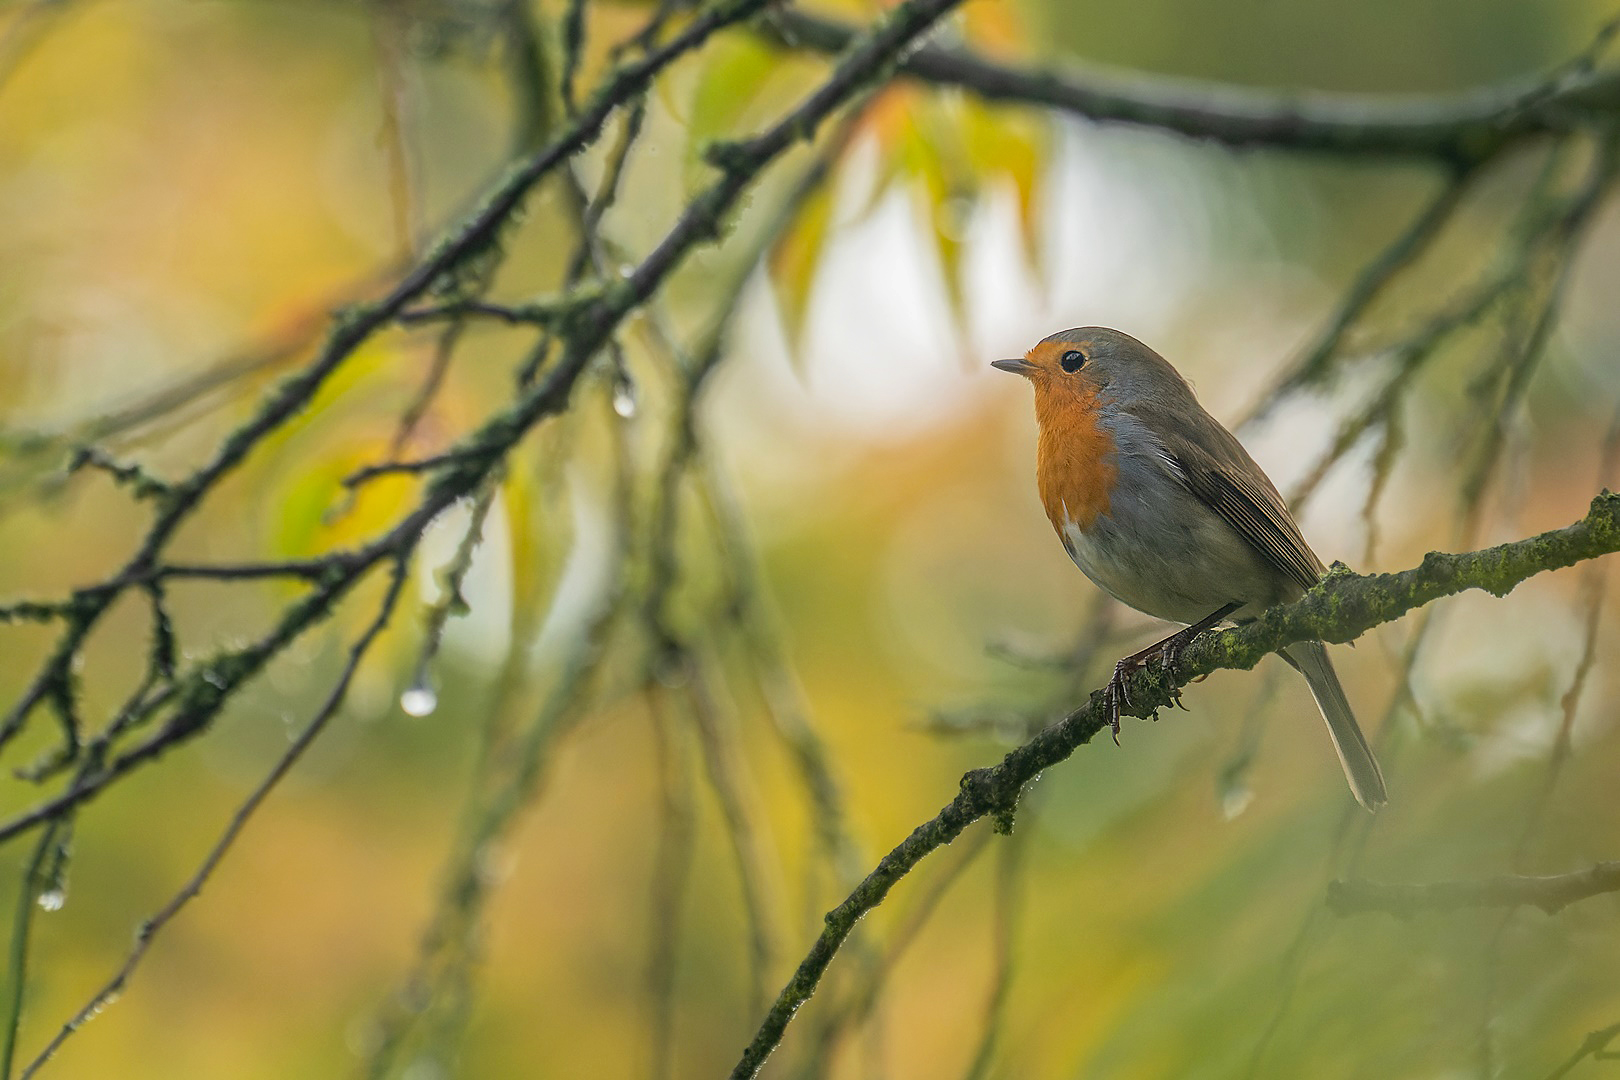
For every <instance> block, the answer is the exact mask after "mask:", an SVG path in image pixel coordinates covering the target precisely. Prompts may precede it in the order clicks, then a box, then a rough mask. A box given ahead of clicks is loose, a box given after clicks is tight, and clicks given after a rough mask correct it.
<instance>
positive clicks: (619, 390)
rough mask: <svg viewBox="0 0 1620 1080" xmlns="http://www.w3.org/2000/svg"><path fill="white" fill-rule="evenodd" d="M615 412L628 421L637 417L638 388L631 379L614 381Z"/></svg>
mask: <svg viewBox="0 0 1620 1080" xmlns="http://www.w3.org/2000/svg"><path fill="white" fill-rule="evenodd" d="M613 411H614V412H616V413H618V414H619V415H620V416H621V417H623V418H624V419H626V420H629V419H630V418H631V417H633V416H635V415H636V386H635V384H634V383H632V382H631V381H630V380H629V379H625V378H619V379H615V380H614V381H613Z"/></svg>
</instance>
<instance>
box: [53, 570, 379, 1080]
mask: <svg viewBox="0 0 1620 1080" xmlns="http://www.w3.org/2000/svg"><path fill="white" fill-rule="evenodd" d="M407 569H408V566H407V564H406V562H405V561H404V560H400V561H399V562H397V563H395V565H394V569H393V576H392V578H391V579H390V581H389V583H388V590H387V592H386V593H384V595H383V598H382V602H381V603H380V604H379V605H378V608H377V614H376V616H375V617H374V618H373V619H372V621H371V624H370V625H369V626H367V627H366V629H365V630H364V631H363V632H362V633H361V634H360V636H359V637H358V638H356V639H355V641H354V644H353V645H351V646H350V647H349V659H348V662H347V663H345V664H344V666H343V670H342V671H341V672H340V673H339V675H338V678H337V682H336V683H335V684H333V687H332V689H331V691H330V692H329V693H328V694H327V697H326V701H325V702H324V703H323V704H322V705H321V707H320V708H319V709H318V710H316V712H315V715H314V716H313V717H311V718H310V720H309V723H307V724H305V725H304V727H303V729H302V730H301V731H299V733H298V735H297V737H296V738H294V739H293V741H292V744H291V745H290V746H288V747H287V749H286V751H285V752H284V753H283V754H282V755H281V757H280V758H278V759H277V760H276V763H275V765H274V766H273V767H272V768H271V769H270V771H269V773H267V774H266V775H265V777H264V779H263V780H261V781H259V784H258V786H257V787H255V788H254V789H253V791H252V792H250V793H249V794H248V797H247V798H246V799H245V800H244V801H243V802H242V804H241V805H240V806H238V807H237V808H236V812H235V813H233V814H232V815H231V819H230V821H229V822H228V823H227V824H226V826H225V831H224V832H223V833H221V834H220V837H219V839H218V840H217V841H216V842H215V843H214V846H213V847H212V848H211V849H210V850H209V852H208V854H207V856H206V857H204V859H203V861H202V863H201V865H199V866H198V867H197V871H196V873H194V874H193V875H192V876H191V879H190V880H189V881H187V882H186V883H185V885H184V886H182V887H181V889H180V891H179V892H177V893H175V894H174V896H172V897H171V898H170V899H169V902H168V903H166V904H164V905H163V906H162V907H161V908H159V909H158V910H157V911H156V912H155V913H154V914H153V915H152V916H151V917H150V918H148V919H147V920H146V921H145V922H143V923H141V926H140V929H139V930H138V931H137V932H136V935H135V946H134V948H132V949H131V950H130V951H129V954H128V955H127V956H126V957H125V958H124V962H123V964H122V965H121V966H120V967H119V968H118V970H117V971H116V972H114V973H113V976H112V978H110V979H108V980H107V982H106V984H105V985H103V986H102V988H101V989H100V990H98V991H96V992H95V993H94V994H93V995H91V997H90V1000H89V1001H87V1002H85V1004H84V1005H83V1007H81V1008H80V1009H79V1011H78V1012H76V1013H74V1014H73V1016H72V1018H71V1019H69V1020H68V1021H67V1023H65V1024H64V1025H62V1029H61V1030H60V1031H58V1032H57V1033H56V1035H55V1036H53V1037H52V1038H51V1041H50V1042H48V1043H47V1044H46V1045H45V1048H44V1049H43V1050H41V1051H40V1053H39V1056H38V1057H36V1058H35V1059H34V1060H33V1061H31V1062H30V1063H29V1064H28V1067H27V1068H25V1069H24V1070H23V1072H22V1078H21V1080H28V1078H29V1077H31V1076H33V1075H34V1073H35V1072H37V1071H38V1070H39V1069H40V1067H41V1066H43V1065H44V1064H45V1063H46V1062H47V1061H49V1060H50V1059H51V1056H52V1055H53V1054H55V1053H56V1052H57V1050H59V1049H60V1048H61V1046H62V1043H63V1042H65V1041H66V1040H67V1038H68V1036H70V1035H72V1034H73V1033H74V1032H75V1031H77V1030H79V1028H81V1027H83V1026H84V1024H85V1023H86V1022H88V1021H89V1020H90V1019H91V1018H92V1017H94V1016H95V1015H96V1014H97V1013H98V1012H100V1011H101V1010H102V1009H103V1008H105V1007H106V1006H107V1004H108V1003H109V1002H111V1001H112V1000H113V999H114V998H116V997H117V996H118V995H119V994H120V993H121V992H122V991H123V988H124V986H125V984H127V983H128V982H129V979H130V976H132V975H133V974H134V973H135V969H136V967H138V966H139V965H140V962H141V960H142V959H143V958H144V957H145V956H146V953H147V950H148V949H150V948H151V947H152V942H153V940H154V939H156V937H157V935H158V934H160V933H162V932H163V929H164V927H166V926H168V924H169V923H170V922H172V921H173V920H174V917H175V916H176V915H178V914H180V911H181V910H182V909H183V908H184V907H185V906H186V905H187V904H188V903H190V902H191V900H192V899H193V898H195V897H196V896H197V894H198V893H200V892H202V888H203V886H204V885H205V884H206V883H207V882H208V879H209V878H210V877H212V876H213V873H214V871H215V870H216V869H217V868H218V867H219V864H220V862H221V861H222V860H223V859H224V858H225V855H226V853H227V852H229V851H230V849H231V845H232V844H234V843H235V842H236V838H237V837H238V836H239V835H240V834H241V832H242V830H243V829H244V828H245V827H246V826H247V823H248V820H249V819H250V818H251V817H252V816H253V813H254V811H256V810H257V809H258V808H259V806H260V804H262V803H263V802H264V800H265V799H266V798H268V797H269V795H270V792H271V791H272V790H274V789H275V787H276V785H277V784H279V783H280V782H281V779H282V777H284V776H286V775H287V773H288V772H289V771H291V769H292V767H293V766H294V765H295V764H297V762H298V760H299V758H301V757H303V756H304V752H305V751H306V750H308V749H309V747H310V745H311V744H313V743H314V742H315V740H316V738H317V737H319V735H320V734H321V732H322V731H324V730H325V729H326V725H327V723H328V722H329V721H330V720H331V719H332V717H333V716H335V715H336V714H337V711H338V709H339V708H341V707H342V705H343V701H344V699H345V698H346V697H347V696H348V691H349V684H350V683H351V682H352V681H353V680H354V674H355V672H356V671H357V670H359V668H360V662H361V661H362V660H363V659H365V656H366V653H367V652H368V651H369V650H370V649H371V646H372V643H373V642H375V641H376V640H377V637H378V635H380V634H381V633H382V631H383V628H384V627H386V626H387V625H388V619H389V616H390V615H392V614H393V612H394V607H395V606H396V604H397V603H398V601H399V597H400V593H401V592H402V591H403V589H404V587H405V580H406V577H407V576H408V575H407Z"/></svg>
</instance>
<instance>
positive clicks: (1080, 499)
mask: <svg viewBox="0 0 1620 1080" xmlns="http://www.w3.org/2000/svg"><path fill="white" fill-rule="evenodd" d="M1035 419H1036V422H1037V423H1038V424H1039V426H1040V441H1039V444H1038V447H1037V454H1036V462H1035V480H1036V483H1037V484H1038V485H1039V487H1040V492H1041V503H1042V505H1044V506H1045V507H1046V516H1047V518H1048V519H1050V520H1051V522H1052V527H1053V528H1054V529H1056V530H1057V531H1058V534H1059V535H1062V533H1063V527H1064V525H1065V524H1067V523H1068V522H1071V521H1072V522H1073V523H1074V524H1076V525H1078V526H1079V527H1080V528H1082V529H1086V528H1089V527H1090V526H1091V524H1092V522H1094V521H1096V520H1097V515H1099V514H1105V513H1107V512H1108V504H1109V495H1110V493H1112V491H1113V490H1114V482H1115V481H1116V480H1117V479H1118V477H1119V466H1118V465H1117V464H1116V461H1115V456H1114V438H1113V436H1112V435H1111V434H1109V432H1108V431H1107V429H1105V428H1104V427H1103V426H1102V424H1101V423H1099V421H1100V419H1101V408H1100V403H1099V402H1098V400H1097V393H1096V391H1095V390H1091V389H1090V388H1089V387H1088V388H1086V389H1085V390H1083V391H1080V392H1075V391H1073V390H1071V389H1069V388H1067V387H1066V388H1064V389H1063V390H1055V391H1053V390H1048V391H1046V392H1041V390H1040V389H1038V390H1037V392H1036V395H1035Z"/></svg>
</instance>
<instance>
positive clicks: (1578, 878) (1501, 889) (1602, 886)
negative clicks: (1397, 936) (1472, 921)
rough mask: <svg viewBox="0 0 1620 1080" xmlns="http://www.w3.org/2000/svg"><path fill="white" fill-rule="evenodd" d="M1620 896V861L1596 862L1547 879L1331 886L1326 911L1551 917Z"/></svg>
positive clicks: (1515, 877) (1343, 883) (1517, 877)
mask: <svg viewBox="0 0 1620 1080" xmlns="http://www.w3.org/2000/svg"><path fill="white" fill-rule="evenodd" d="M1610 892H1620V862H1607V863H1597V864H1596V865H1594V866H1592V867H1589V868H1588V869H1585V870H1576V871H1573V872H1571V873H1568V874H1552V875H1549V876H1545V877H1529V876H1525V875H1521V874H1504V875H1502V876H1500V877H1491V878H1480V879H1477V880H1473V881H1436V882H1431V883H1428V884H1422V885H1394V884H1384V883H1381V882H1376V881H1366V880H1363V879H1359V878H1357V879H1351V880H1344V881H1335V882H1333V883H1332V884H1331V885H1329V886H1328V907H1329V908H1331V909H1332V910H1333V911H1334V912H1336V913H1337V914H1340V915H1355V914H1359V913H1361V912H1364V911H1386V912H1389V913H1390V914H1391V915H1402V916H1409V915H1416V914H1418V913H1420V912H1425V911H1455V910H1457V909H1458V908H1474V907H1521V906H1524V907H1538V908H1540V909H1541V910H1542V911H1545V912H1546V913H1547V914H1549V915H1554V914H1557V913H1558V912H1559V911H1561V910H1563V909H1564V908H1565V907H1568V906H1569V905H1570V904H1573V903H1575V902H1576V901H1577V900H1585V899H1586V898H1587V897H1590V896H1597V895H1599V894H1601V893H1610Z"/></svg>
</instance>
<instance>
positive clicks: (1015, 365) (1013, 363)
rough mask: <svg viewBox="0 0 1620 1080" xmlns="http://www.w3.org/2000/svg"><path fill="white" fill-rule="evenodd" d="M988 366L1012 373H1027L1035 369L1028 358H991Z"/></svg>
mask: <svg viewBox="0 0 1620 1080" xmlns="http://www.w3.org/2000/svg"><path fill="white" fill-rule="evenodd" d="M990 366H991V367H993V368H1000V369H1001V370H1002V371H1010V372H1012V373H1013V374H1014V375H1029V374H1031V373H1033V372H1034V371H1036V370H1037V369H1036V367H1035V365H1034V364H1032V363H1030V362H1029V361H1028V360H992V361H990Z"/></svg>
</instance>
